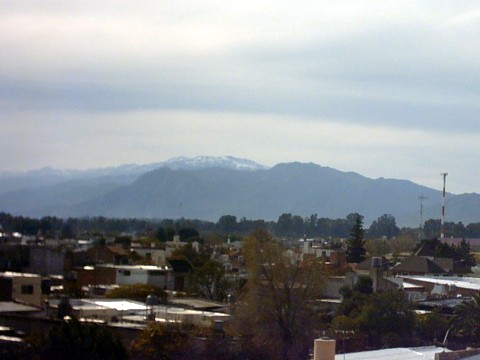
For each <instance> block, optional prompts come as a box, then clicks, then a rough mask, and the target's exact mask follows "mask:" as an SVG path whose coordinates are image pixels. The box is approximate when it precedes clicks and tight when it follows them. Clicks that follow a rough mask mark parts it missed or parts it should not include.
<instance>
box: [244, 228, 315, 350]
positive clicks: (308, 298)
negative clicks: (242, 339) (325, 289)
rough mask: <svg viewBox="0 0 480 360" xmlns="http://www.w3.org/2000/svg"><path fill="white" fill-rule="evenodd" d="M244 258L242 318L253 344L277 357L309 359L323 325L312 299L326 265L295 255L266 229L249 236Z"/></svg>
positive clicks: (246, 333)
mask: <svg viewBox="0 0 480 360" xmlns="http://www.w3.org/2000/svg"><path fill="white" fill-rule="evenodd" d="M245 261H246V266H247V269H248V273H249V278H248V281H247V285H246V289H245V290H246V291H245V293H244V294H243V296H242V297H241V306H240V308H239V318H240V323H241V325H243V327H241V332H242V333H243V335H246V336H250V337H251V343H250V344H249V345H250V348H251V349H254V351H257V350H258V351H261V350H263V351H264V353H263V356H266V357H267V358H272V359H290V358H295V359H296V358H306V357H307V356H308V348H309V346H310V345H311V341H313V338H312V335H313V328H314V327H315V326H316V325H318V323H317V322H316V319H315V312H314V311H313V310H312V308H311V304H312V303H313V302H314V300H315V299H317V298H318V297H320V295H321V289H322V284H323V275H322V272H321V265H320V264H319V263H317V262H316V261H312V262H310V263H305V262H303V263H302V262H300V261H298V260H297V259H295V258H292V257H291V256H289V255H288V253H287V252H285V249H284V248H283V247H282V246H281V245H280V244H279V243H277V242H275V241H274V240H273V239H272V238H271V237H270V235H269V234H268V233H267V232H265V231H256V232H253V233H252V234H250V235H249V236H248V237H247V239H246V243H245Z"/></svg>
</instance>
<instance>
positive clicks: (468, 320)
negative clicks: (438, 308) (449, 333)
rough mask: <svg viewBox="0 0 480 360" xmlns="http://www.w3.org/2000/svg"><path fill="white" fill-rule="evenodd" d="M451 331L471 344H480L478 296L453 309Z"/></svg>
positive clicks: (479, 295)
mask: <svg viewBox="0 0 480 360" xmlns="http://www.w3.org/2000/svg"><path fill="white" fill-rule="evenodd" d="M453 331H454V332H455V333H456V334H457V335H462V336H464V337H466V338H467V339H468V340H470V341H473V342H476V343H478V342H480V294H477V295H475V296H474V297H473V299H472V300H471V301H465V302H463V303H461V304H460V305H458V306H457V307H456V308H455V314H454V318H453Z"/></svg>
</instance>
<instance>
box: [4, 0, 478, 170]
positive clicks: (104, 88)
mask: <svg viewBox="0 0 480 360" xmlns="http://www.w3.org/2000/svg"><path fill="white" fill-rule="evenodd" d="M479 9H480V7H479V6H478V4H476V3H473V2H469V1H455V2H454V3H453V2H452V3H442V4H441V5H439V3H438V2H437V1H424V2H403V1H402V2H377V1H362V2H358V1H336V2H331V1H320V2H319V1H302V2H298V1H295V2H294V1H282V2H278V1H273V0H272V1H262V2H248V1H247V2H242V3H238V4H236V3H234V2H216V1H208V0H206V1H202V2H198V1H181V2H162V1H141V2H129V1H102V2H98V1H93V0H92V1H68V2H64V3H61V4H60V3H58V2H57V1H42V2H38V1H22V2H18V1H3V2H2V13H1V14H0V109H1V110H0V116H2V121H3V122H4V123H7V122H8V123H9V125H10V126H11V127H14V126H16V125H15V122H18V121H19V119H22V116H24V115H23V114H24V112H25V111H27V112H29V113H32V112H39V114H42V115H41V116H39V117H38V118H37V119H38V121H40V119H41V121H43V122H45V123H49V124H50V123H51V124H53V120H51V119H58V118H65V119H67V118H74V119H76V121H79V122H84V121H86V120H85V118H86V117H94V118H96V116H100V118H101V119H103V118H102V117H101V116H102V115H106V116H107V117H109V116H110V115H108V114H118V113H122V112H126V113H135V112H137V111H138V112H142V111H147V112H154V113H165V112H170V111H173V112H187V113H189V114H192V113H198V114H210V115H209V116H213V115H211V114H214V113H217V114H222V116H219V119H223V116H224V114H228V113H233V114H236V115H235V116H238V114H243V116H239V117H238V121H242V118H245V119H250V120H251V119H256V117H257V116H260V118H262V119H263V117H264V116H266V117H268V118H269V119H274V120H272V121H269V122H268V124H269V126H270V127H269V128H268V129H267V128H265V129H264V130H263V133H275V131H274V126H279V127H283V126H285V124H284V122H283V120H281V119H282V118H288V119H289V120H288V122H289V123H292V124H295V123H297V124H298V126H306V125H305V124H307V123H312V124H314V125H315V126H317V127H318V128H315V129H322V128H323V124H324V123H325V122H329V123H332V122H335V123H337V124H339V129H344V127H343V126H344V125H345V126H349V127H350V128H351V127H355V126H361V127H365V129H366V130H369V129H370V131H372V132H373V133H375V131H376V130H375V129H377V128H387V129H389V130H390V132H391V133H395V134H396V132H397V131H401V132H402V133H408V131H410V130H413V131H417V130H418V131H420V132H422V134H436V135H437V136H438V141H439V142H440V143H441V142H442V141H441V139H449V138H451V136H457V135H465V136H468V138H469V139H470V140H469V141H472V140H471V136H472V135H478V133H479V132H480V124H479V123H478V117H479V115H480V93H479V88H478V84H480V64H479V63H478V58H480V47H479V46H478V38H479V37H480V25H479V24H480V22H479V21H478V20H479V19H480V10H479ZM79 113H81V114H83V117H77V115H76V114H79ZM44 114H49V115H48V116H45V115H44ZM33 118H35V117H33ZM193 118H194V119H196V120H195V121H198V122H199V123H200V124H201V123H202V121H203V120H201V119H203V118H202V116H199V117H195V116H194V117H193ZM129 119H130V121H132V122H135V119H133V118H130V117H129ZM250 120H248V121H247V120H245V121H246V123H248V124H251V122H250ZM31 121H34V120H31ZM99 121H100V120H99ZM152 121H154V120H152ZM218 121H221V120H218ZM114 122H115V120H114V119H113V120H112V119H110V120H109V124H111V126H114V125H112V124H114ZM166 124H167V122H166V120H165V119H164V120H162V132H166V133H170V132H171V133H175V131H176V128H174V127H173V126H171V127H168V126H167V125H166ZM274 124H276V125H274ZM124 125H125V124H124ZM209 125H211V124H210V123H209ZM55 126H57V125H55ZM91 126H93V125H91ZM125 126H126V125H125ZM259 126H260V125H259ZM289 126H290V125H289ZM292 126H293V125H292ZM62 129H63V130H62V132H63V133H65V132H68V130H67V129H66V128H65V127H62ZM222 129H223V131H224V132H227V131H228V129H227V128H222ZM289 129H290V127H289ZM130 130H131V129H130ZM184 131H185V134H184V138H185V139H187V138H188V139H189V141H190V143H192V142H193V143H196V144H197V146H198V148H197V149H196V150H195V148H192V147H189V146H188V144H183V146H179V148H178V149H177V153H175V154H172V155H173V156H175V155H184V154H185V153H182V151H185V152H189V153H191V154H195V153H203V151H202V150H201V149H202V148H203V147H204V143H203V142H202V141H200V140H198V141H193V140H192V139H195V137H196V136H198V135H197V133H195V132H191V133H187V132H188V127H187V128H186V129H185V130H184ZM196 131H197V132H198V131H199V130H198V129H197V130H196ZM237 131H241V129H237ZM290 132H291V130H290ZM80 134H81V132H80ZM330 134H334V132H331V133H330ZM352 134H354V133H352ZM352 134H351V135H350V136H354V135H352ZM382 134H383V133H382ZM60 135H61V134H59V136H60ZM28 136H30V137H34V136H36V134H35V133H34V132H30V133H28ZM79 136H80V135H79ZM118 136H119V139H120V135H118ZM230 136H232V137H233V135H230ZM249 136H254V137H255V135H254V134H252V133H249ZM282 136H284V134H283V133H282ZM302 136H304V134H303V133H302ZM367 136H368V135H367ZM395 136H397V135H395ZM404 136H408V135H404ZM217 137H218V140H217V141H215V139H214V138H211V139H210V141H211V142H214V143H215V142H217V143H220V142H221V137H222V134H217ZM371 138H372V141H376V143H375V144H372V148H373V150H371V149H365V148H364V147H360V145H358V144H357V143H355V142H353V143H354V144H355V145H352V148H353V149H358V151H366V152H368V151H371V152H372V153H375V152H378V151H379V149H380V146H385V144H383V143H382V142H381V139H380V137H378V138H375V137H371ZM416 139H417V141H421V138H416ZM85 141H87V140H85ZM270 141H271V142H272V143H273V144H277V142H276V141H274V140H273V139H270ZM291 141H292V142H294V139H291ZM311 141H312V143H311V145H310V146H306V148H305V149H304V150H305V156H304V157H303V158H302V153H300V152H297V153H295V154H296V155H295V156H296V157H297V158H298V159H299V160H303V159H305V160H309V161H315V159H314V158H312V156H314V155H312V154H314V153H315V151H314V150H312V149H316V144H315V142H314V140H313V139H311ZM118 143H119V144H121V143H122V142H121V140H118ZM428 144H429V145H428V146H432V147H435V146H436V145H435V142H434V141H433V140H431V141H430V142H429V143H428ZM455 144H456V146H460V144H461V141H459V140H458V139H457V140H456V142H455ZM277 145H278V147H281V145H279V144H277ZM38 146H39V147H38V148H36V150H35V153H36V154H40V153H42V152H41V151H40V150H39V149H40V145H38ZM44 146H47V145H44ZM65 146H66V145H65ZM78 146H80V145H78ZM139 146H140V145H139ZM248 146H249V144H248V143H242V146H240V145H238V146H237V147H236V150H241V149H243V147H248ZM330 146H331V147H330V148H329V149H330V151H333V152H335V151H336V149H335V144H331V145H330ZM345 146H346V145H345ZM377 146H378V147H377ZM408 146H412V144H409V145H408ZM150 148H155V146H154V144H152V145H151V147H150ZM399 148H400V149H401V148H402V146H400V147H399ZM399 148H395V149H389V151H391V152H390V154H395V152H398V151H399ZM9 149H11V148H9ZM187 149H188V150H187ZM222 149H223V148H222ZM225 149H228V147H225ZM404 149H406V147H405V148H404ZM462 149H463V148H460V150H459V153H461V152H462V151H463V150H462ZM130 150H131V151H133V150H132V149H130ZM214 150H215V149H213V148H212V149H211V153H212V152H214ZM476 150H477V149H476V148H475V147H472V146H471V145H469V147H468V150H467V149H465V151H468V152H469V153H475V152H476ZM12 151H13V150H12ZM25 151H27V153H25V154H24V155H22V156H23V157H24V158H25V159H27V158H28V149H25ZM92 151H93V150H92ZM269 151H270V152H272V154H274V153H275V149H274V147H270V148H269ZM276 151H277V154H278V155H277V157H276V159H277V160H273V158H274V156H273V155H272V159H271V161H272V162H274V161H283V160H284V159H285V157H286V156H288V152H286V151H284V150H283V149H281V150H280V149H279V148H278V149H277V150H276ZM405 151H406V150H405ZM133 152H134V153H136V152H135V151H133ZM246 152H247V153H248V154H251V153H249V152H248V151H246ZM349 152H351V149H350V148H349V147H348V146H346V148H345V153H349ZM406 152H408V151H406ZM111 153H114V146H113V145H112V148H111ZM408 153H409V154H410V152H408ZM140 154H144V153H143V152H142V151H140V150H139V151H138V156H139V157H138V158H139V159H140V158H141V155H140ZM307 154H308V155H307ZM434 154H435V149H434V148H433V149H432V148H429V157H430V158H431V159H432V161H431V163H433V164H439V165H438V166H439V167H441V164H442V160H440V158H437V157H435V158H434V156H435V155H434ZM219 155H222V154H219ZM233 155H241V154H233ZM448 155H450V154H449V153H443V154H441V156H443V159H446V158H447V157H448ZM438 156H440V154H439V155H438ZM454 158H455V159H457V160H456V161H460V160H458V153H455V156H453V155H452V159H454ZM43 159H48V157H47V156H45V157H44V158H43ZM345 159H348V157H345ZM133 160H134V159H130V161H133ZM285 160H286V159H285ZM290 160H293V159H290ZM44 161H45V160H44ZM59 161H60V160H59ZM332 161H333V162H334V160H333V158H332ZM106 162H107V159H104V161H103V164H105V163H106ZM139 162H142V161H141V160H140V161H139ZM338 164H339V165H341V166H343V168H344V169H345V170H349V169H348V165H347V160H341V161H339V162H338ZM452 164H453V160H452ZM331 165H332V166H334V163H332V164H331ZM4 166H7V165H4ZM412 166H413V165H412ZM421 166H423V165H420V163H419V164H418V167H421ZM435 166H437V165H435ZM466 167H467V165H465V168H466ZM356 170H358V171H360V170H361V169H356ZM440 170H442V169H440ZM368 171H371V172H370V173H371V174H378V176H382V175H383V176H386V175H387V174H382V173H381V169H380V170H378V171H376V172H375V171H374V170H368ZM435 171H437V170H435ZM437 172H438V171H437Z"/></svg>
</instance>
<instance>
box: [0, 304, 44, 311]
mask: <svg viewBox="0 0 480 360" xmlns="http://www.w3.org/2000/svg"><path fill="white" fill-rule="evenodd" d="M36 311H40V309H39V308H36V307H34V306H28V305H24V304H19V303H16V302H13V301H0V313H10V312H36Z"/></svg>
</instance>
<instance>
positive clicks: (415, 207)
mask: <svg viewBox="0 0 480 360" xmlns="http://www.w3.org/2000/svg"><path fill="white" fill-rule="evenodd" d="M53 173H54V176H55V178H54V179H55V181H53V180H49V181H47V180H45V179H47V178H48V176H50V175H46V176H45V177H43V182H42V181H40V180H41V179H42V177H41V176H38V173H36V174H35V177H34V180H32V182H31V185H29V184H28V181H27V180H28V174H22V175H17V176H20V178H21V179H23V180H22V181H18V182H17V184H20V183H21V187H20V188H18V187H17V188H15V189H13V190H8V189H7V190H6V191H2V192H0V211H6V212H12V213H14V214H21V215H28V216H37V217H40V216H45V215H55V216H60V217H68V216H98V215H102V216H107V217H148V218H180V217H185V218H197V219H203V220H214V221H216V220H218V218H219V217H220V216H222V215H226V214H230V215H235V216H237V217H238V218H241V217H246V218H248V219H266V220H276V219H278V217H279V216H280V215H281V214H282V213H292V214H295V215H301V216H309V215H312V214H317V215H318V216H319V217H328V218H344V217H345V216H346V215H348V214H349V213H352V212H358V213H360V214H362V215H363V216H364V217H365V224H366V226H369V225H370V223H371V222H372V221H373V220H375V219H377V218H378V217H379V216H381V215H383V214H386V213H387V214H392V215H394V216H395V218H396V219H397V224H398V225H400V226H418V224H419V221H420V215H419V208H420V204H419V200H418V196H419V195H420V194H423V195H425V196H427V197H428V200H426V201H425V202H424V206H425V211H424V216H423V218H424V220H426V219H429V218H439V214H440V202H441V192H440V191H437V190H434V189H431V188H427V187H425V186H421V185H418V184H415V183H413V182H411V181H407V180H395V179H384V178H380V179H370V178H367V177H364V176H361V175H359V174H357V173H352V172H342V171H338V170H335V169H332V168H328V167H323V166H320V165H316V164H313V163H308V164H305V163H284V164H278V165H276V166H274V167H272V168H267V167H265V166H262V165H259V164H256V163H254V162H252V161H249V160H244V159H238V158H234V157H222V158H212V157H198V158H193V159H189V158H176V159H173V160H170V161H167V162H164V163H157V164H150V165H128V166H124V167H117V168H107V169H99V170H89V171H84V172H73V173H65V174H64V175H63V176H64V177H63V178H62V174H59V173H58V172H53ZM22 176H23V177H22ZM7 179H9V181H12V179H14V175H10V177H7ZM51 179H53V177H52V178H51ZM4 180H5V178H3V177H0V187H1V186H2V181H4ZM479 205H480V195H478V194H462V195H457V196H454V195H451V194H448V197H447V203H446V208H447V211H446V213H447V221H455V222H457V221H463V222H464V224H468V223H471V222H480V216H479V213H478V209H479Z"/></svg>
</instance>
